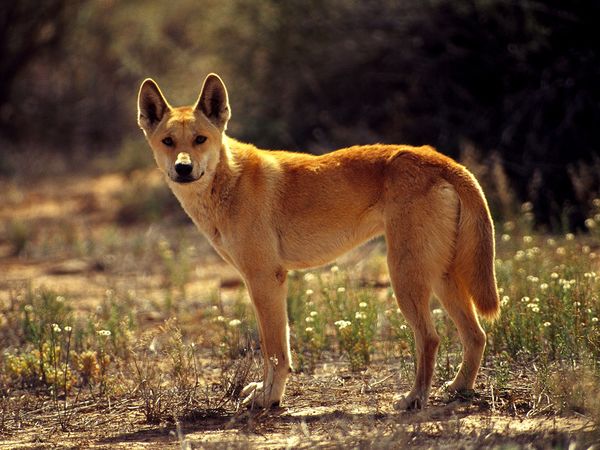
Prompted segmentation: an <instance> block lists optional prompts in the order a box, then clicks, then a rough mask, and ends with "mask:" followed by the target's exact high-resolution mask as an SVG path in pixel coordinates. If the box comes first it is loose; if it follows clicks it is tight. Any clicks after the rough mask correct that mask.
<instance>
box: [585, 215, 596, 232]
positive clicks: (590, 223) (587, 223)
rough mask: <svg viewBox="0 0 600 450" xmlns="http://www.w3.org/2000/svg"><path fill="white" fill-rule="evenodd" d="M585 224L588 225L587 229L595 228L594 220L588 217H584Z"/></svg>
mask: <svg viewBox="0 0 600 450" xmlns="http://www.w3.org/2000/svg"><path fill="white" fill-rule="evenodd" d="M584 223H585V226H586V227H588V229H590V230H591V229H593V228H596V221H595V220H594V219H592V218H589V219H585V222H584Z"/></svg>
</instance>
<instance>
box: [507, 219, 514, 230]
mask: <svg viewBox="0 0 600 450" xmlns="http://www.w3.org/2000/svg"><path fill="white" fill-rule="evenodd" d="M504 229H505V230H506V231H512V230H514V229H515V223H514V222H510V221H509V222H504Z"/></svg>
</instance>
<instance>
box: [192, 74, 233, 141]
mask: <svg viewBox="0 0 600 450" xmlns="http://www.w3.org/2000/svg"><path fill="white" fill-rule="evenodd" d="M196 109H197V110H199V111H201V112H202V113H203V114H204V115H205V116H206V117H207V118H208V120H210V121H211V122H212V123H213V124H214V125H215V126H216V127H217V128H218V129H219V130H221V131H225V129H226V128H227V121H228V120H229V118H230V117H231V109H230V108H229V100H228V98H227V89H226V88H225V84H224V83H223V81H222V80H221V78H219V76H218V75H216V74H214V73H211V74H210V75H208V76H207V77H206V79H205V80H204V84H203V85H202V92H201V94H200V97H198V101H197V102H196Z"/></svg>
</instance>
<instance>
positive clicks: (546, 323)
mask: <svg viewBox="0 0 600 450" xmlns="http://www.w3.org/2000/svg"><path fill="white" fill-rule="evenodd" d="M550 325H552V324H551V323H550V322H544V328H548V327H549V326H550Z"/></svg>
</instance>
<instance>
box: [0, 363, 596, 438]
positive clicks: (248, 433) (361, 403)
mask: <svg viewBox="0 0 600 450" xmlns="http://www.w3.org/2000/svg"><path fill="white" fill-rule="evenodd" d="M406 381H407V380H404V382H402V383H399V382H398V374H397V371H396V370H394V368H393V367H391V366H386V365H382V364H377V365H376V366H374V367H371V368H369V369H368V370H367V371H365V372H363V373H360V374H350V373H348V372H347V371H346V370H345V369H343V368H341V367H340V366H339V365H337V364H325V365H322V366H320V367H319V369H318V371H317V372H316V373H315V374H314V375H305V374H295V375H294V376H293V377H292V379H291V382H290V385H289V388H288V394H287V400H286V404H285V405H284V406H283V407H281V408H278V409H274V410H270V411H250V412H249V411H246V410H238V411H235V410H233V409H232V410H220V411H219V410H212V411H211V410H201V409H199V410H198V411H195V412H194V414H193V415H192V416H190V417H187V418H185V417H184V418H181V419H180V420H179V421H178V422H177V423H164V424H159V425H148V424H145V423H144V418H143V415H142V413H141V411H140V408H141V407H140V405H137V404H135V403H133V402H129V401H128V400H120V401H117V402H115V403H114V404H112V405H97V404H91V403H90V404H85V403H82V404H81V405H79V406H77V407H76V408H75V409H74V413H75V414H76V417H73V418H72V419H71V423H70V425H69V429H68V430H67V431H61V430H59V429H56V428H53V429H49V428H48V427H47V426H44V425H43V424H44V423H49V422H52V421H50V420H48V419H49V418H48V417H45V416H44V408H40V410H39V411H37V412H36V411H34V412H32V413H29V414H34V413H35V414H37V415H38V420H39V422H40V426H39V427H31V428H28V429H26V430H22V431H19V432H16V433H15V434H14V435H11V436H10V437H7V438H6V439H5V441H4V442H3V443H2V444H0V445H1V447H2V448H28V449H29V448H104V449H112V448H123V449H138V448H139V449H163V448H248V447H250V448H338V447H339V448H371V447H374V448H408V447H410V448H432V447H435V448H460V447H463V448H472V447H476V448H487V447H493V446H511V447H514V446H517V447H520V446H529V447H533V448H555V447H562V448H570V447H569V446H570V445H573V444H577V445H582V444H585V446H586V447H582V448H587V446H588V445H590V444H591V443H592V442H594V441H595V440H597V439H598V435H597V434H596V435H594V429H593V425H592V424H591V422H589V421H588V420H586V419H585V418H584V417H576V416H570V417H544V416H538V417H528V415H527V413H526V412H525V411H521V410H519V401H518V398H513V397H512V396H511V394H509V393H504V394H503V397H504V398H501V397H497V398H495V399H494V402H495V405H493V404H492V397H491V396H490V395H489V393H487V394H486V393H485V392H482V393H481V394H479V396H477V397H476V398H475V399H472V400H469V401H461V400H455V401H453V402H450V403H446V402H444V401H443V400H442V397H441V396H438V395H434V396H433V399H432V404H431V406H429V407H428V408H427V409H425V410H423V411H413V412H397V411H394V410H393V409H392V407H391V399H392V397H393V395H394V394H395V393H396V392H397V391H398V389H399V388H401V387H402V388H406V387H407V386H408V383H407V382H406Z"/></svg>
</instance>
